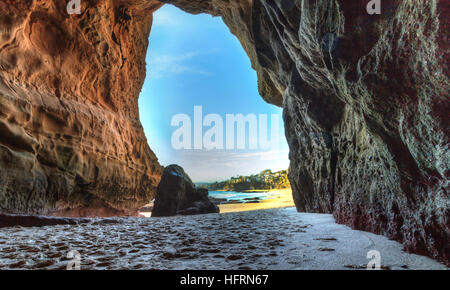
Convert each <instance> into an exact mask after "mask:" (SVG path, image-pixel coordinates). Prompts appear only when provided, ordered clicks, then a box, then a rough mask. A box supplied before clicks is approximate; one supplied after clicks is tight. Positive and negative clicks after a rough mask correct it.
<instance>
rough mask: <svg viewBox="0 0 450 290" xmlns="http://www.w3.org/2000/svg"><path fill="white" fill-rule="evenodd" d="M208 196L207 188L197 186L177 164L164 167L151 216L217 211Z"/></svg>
mask: <svg viewBox="0 0 450 290" xmlns="http://www.w3.org/2000/svg"><path fill="white" fill-rule="evenodd" d="M218 212H219V208H218V207H217V205H215V204H214V203H212V202H211V201H210V200H209V198H208V190H207V189H205V188H197V187H196V186H195V184H194V183H193V182H192V180H191V179H190V177H189V176H188V175H187V174H186V173H185V172H184V170H183V168H181V167H180V166H178V165H169V166H167V167H166V168H164V172H163V175H162V178H161V182H160V183H159V185H158V190H157V193H156V199H155V203H154V206H153V209H152V217H161V216H174V215H193V214H205V213H218Z"/></svg>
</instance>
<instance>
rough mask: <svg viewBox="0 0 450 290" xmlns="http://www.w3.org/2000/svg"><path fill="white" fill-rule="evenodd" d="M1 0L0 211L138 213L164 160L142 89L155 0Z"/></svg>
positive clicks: (158, 4) (86, 213)
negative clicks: (72, 8) (151, 140)
mask: <svg viewBox="0 0 450 290" xmlns="http://www.w3.org/2000/svg"><path fill="white" fill-rule="evenodd" d="M67 2H68V1H60V0H50V1H24V0H7V1H1V2H0V211H4V212H19V213H33V214H53V215H65V216H80V215H81V216H109V215H124V214H125V215H127V214H130V215H133V214H135V213H136V212H137V210H138V209H139V208H140V207H141V206H142V205H144V204H145V203H147V202H148V201H149V200H151V199H152V198H153V196H154V193H155V190H156V186H157V185H158V182H159V180H160V176H161V173H162V168H161V167H160V165H159V164H158V161H157V158H156V157H155V155H154V154H153V152H152V151H151V150H150V148H149V147H148V145H147V140H146V137H145V135H144V132H143V130H142V126H141V124H140V121H139V115H138V107H137V99H138V95H139V92H140V90H141V86H142V84H143V81H144V78H145V55H146V50H147V45H148V40H147V39H148V35H149V32H150V27H151V23H152V12H153V11H154V10H156V9H157V8H159V7H160V6H161V3H159V2H155V1H147V0H146V1H132V0H130V1H109V0H100V1H81V4H82V9H81V10H82V14H80V15H69V14H68V13H67V12H66V5H67Z"/></svg>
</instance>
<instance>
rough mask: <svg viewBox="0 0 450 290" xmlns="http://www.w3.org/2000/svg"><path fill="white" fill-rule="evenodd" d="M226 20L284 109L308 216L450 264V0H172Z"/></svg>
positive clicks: (295, 179) (298, 196)
mask: <svg viewBox="0 0 450 290" xmlns="http://www.w3.org/2000/svg"><path fill="white" fill-rule="evenodd" d="M163 2H167V3H172V4H175V5H176V6H178V7H180V8H182V9H184V10H186V11H188V12H190V13H201V12H205V13H210V14H212V15H217V16H221V17H222V19H223V20H224V22H225V23H226V24H227V25H228V26H229V28H230V30H231V32H232V33H233V34H235V35H236V36H237V37H238V38H239V40H240V41H241V43H242V46H243V47H244V49H245V50H246V52H247V54H248V55H249V57H250V59H251V61H252V65H253V68H254V69H255V70H256V71H257V73H258V79H259V80H258V81H259V90H260V93H261V95H262V96H263V98H264V99H265V100H266V101H268V102H270V103H272V104H275V105H280V106H283V108H284V121H285V128H286V136H287V139H288V143H289V146H290V160H291V165H290V182H291V185H292V187H293V194H294V200H295V203H296V206H297V208H298V210H299V211H309V212H332V213H333V214H334V216H335V218H336V220H337V221H338V222H340V223H345V224H348V225H350V226H352V227H353V228H356V229H361V230H367V231H372V232H375V233H381V234H385V235H387V236H389V237H390V238H393V239H396V240H398V241H401V242H403V244H404V245H405V248H406V249H407V250H410V251H414V252H417V253H421V254H427V255H430V256H432V257H435V258H437V259H440V260H441V261H444V262H446V263H447V264H449V263H450V248H449V241H450V207H449V203H450V198H449V178H450V171H449V163H450V152H449V115H448V114H449V109H450V102H449V94H448V92H449V80H448V75H449V43H448V38H447V37H448V35H449V23H448V19H449V9H448V1H445V0H441V1H438V0H418V1H409V0H385V1H381V2H382V13H381V15H368V13H367V11H366V5H367V3H368V2H369V1H366V0H352V1H347V0H292V1H290V0H289V1H288V0H275V1H273V0H253V1H252V0H242V1H239V0H229V1H224V0H205V1H191V0H166V1H163Z"/></svg>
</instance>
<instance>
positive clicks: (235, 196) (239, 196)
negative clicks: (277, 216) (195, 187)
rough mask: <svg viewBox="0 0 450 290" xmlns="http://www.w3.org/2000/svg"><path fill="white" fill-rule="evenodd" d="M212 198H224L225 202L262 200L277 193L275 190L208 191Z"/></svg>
mask: <svg viewBox="0 0 450 290" xmlns="http://www.w3.org/2000/svg"><path fill="white" fill-rule="evenodd" d="M209 195H210V196H211V197H213V198H220V199H226V202H249V201H254V200H255V199H258V200H264V199H268V198H270V197H271V196H274V195H277V193H275V192H270V191H267V192H237V191H210V192H209Z"/></svg>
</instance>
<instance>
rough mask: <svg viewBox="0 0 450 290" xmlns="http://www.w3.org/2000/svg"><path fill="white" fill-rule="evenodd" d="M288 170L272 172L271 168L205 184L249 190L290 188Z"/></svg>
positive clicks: (212, 188)
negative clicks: (253, 173)
mask: <svg viewBox="0 0 450 290" xmlns="http://www.w3.org/2000/svg"><path fill="white" fill-rule="evenodd" d="M287 174H288V171H287V170H281V171H278V172H272V171H271V170H270V169H266V170H264V171H261V172H260V173H259V174H255V175H250V176H237V177H231V178H230V179H228V180H225V181H221V182H214V183H209V184H203V186H204V187H207V188H208V189H209V190H225V191H248V190H270V189H282V188H289V187H290V186H291V185H290V183H289V179H288V177H287Z"/></svg>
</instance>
